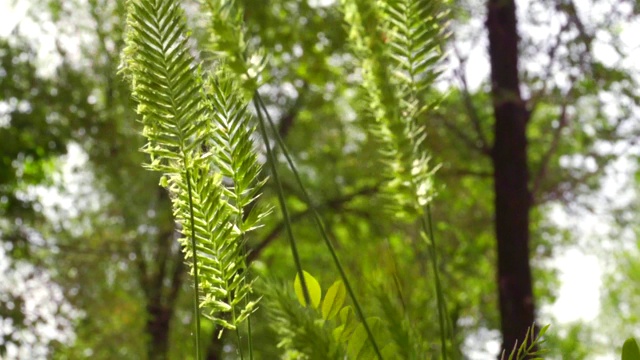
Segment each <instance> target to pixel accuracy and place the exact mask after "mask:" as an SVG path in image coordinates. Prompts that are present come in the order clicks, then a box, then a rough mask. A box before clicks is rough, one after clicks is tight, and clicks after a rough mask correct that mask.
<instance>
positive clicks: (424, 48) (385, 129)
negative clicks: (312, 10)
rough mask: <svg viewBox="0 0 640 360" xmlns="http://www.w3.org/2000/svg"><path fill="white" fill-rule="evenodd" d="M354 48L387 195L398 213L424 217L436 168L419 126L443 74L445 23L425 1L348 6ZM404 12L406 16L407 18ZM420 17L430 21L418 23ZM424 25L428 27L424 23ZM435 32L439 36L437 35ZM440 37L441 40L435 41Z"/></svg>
mask: <svg viewBox="0 0 640 360" xmlns="http://www.w3.org/2000/svg"><path fill="white" fill-rule="evenodd" d="M342 4H343V11H344V14H345V20H346V21H347V23H348V25H349V28H350V31H349V34H350V40H351V43H352V46H353V48H354V50H355V52H356V54H357V55H358V57H359V59H360V67H361V69H362V87H363V92H364V94H365V95H366V96H365V99H366V101H367V105H366V107H365V109H368V114H369V115H370V117H371V118H372V119H373V121H372V122H371V123H370V124H369V126H368V129H369V130H370V132H371V134H372V135H373V136H374V138H375V139H376V140H377V141H378V142H379V143H380V153H381V155H382V158H383V163H384V169H385V172H386V176H387V177H388V178H389V179H390V181H389V182H388V183H387V184H386V187H385V189H386V190H387V191H385V192H383V195H386V196H387V197H388V198H389V201H388V202H387V203H388V204H389V208H390V210H391V212H392V213H394V214H398V215H400V216H403V215H409V216H411V217H413V216H415V215H419V214H421V213H422V212H423V207H424V205H426V204H427V203H428V202H429V201H430V199H431V197H432V195H433V186H432V182H431V178H432V175H433V172H434V168H432V167H430V166H429V156H428V155H427V154H426V153H425V151H424V150H423V144H422V143H423V141H424V139H425V137H426V131H425V129H424V128H423V127H422V126H420V125H419V124H418V115H419V114H420V112H421V110H423V109H424V108H425V106H424V105H421V102H422V98H421V97H423V96H424V94H423V92H424V91H425V90H426V89H428V88H429V87H430V86H431V85H432V84H433V81H434V79H435V78H436V77H437V72H434V71H433V69H432V65H433V63H434V62H435V61H436V60H439V59H440V56H439V55H437V54H436V50H437V45H438V44H439V42H438V40H437V38H436V40H434V39H433V38H432V36H435V35H438V34H440V30H438V28H437V27H436V25H437V24H436V23H437V22H438V21H439V19H438V18H437V17H433V18H434V19H435V20H430V19H431V18H430V17H429V16H428V15H429V14H431V13H432V12H434V11H435V10H433V9H432V8H430V7H429V6H426V5H427V3H426V2H423V1H419V0H397V1H396V0H394V1H390V2H389V3H387V4H386V5H381V4H382V3H381V2H372V1H365V0H342ZM403 11H404V13H403ZM420 16H426V18H424V19H421V20H418V19H419V18H420ZM420 21H422V22H423V23H420ZM434 29H435V30H434ZM434 34H435V35H434Z"/></svg>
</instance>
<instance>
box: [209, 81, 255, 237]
mask: <svg viewBox="0 0 640 360" xmlns="http://www.w3.org/2000/svg"><path fill="white" fill-rule="evenodd" d="M207 95H208V99H209V100H210V102H211V105H212V108H213V121H212V122H211V123H210V126H211V127H212V133H213V134H214V136H213V137H212V138H211V141H212V144H211V147H212V151H213V152H214V154H215V156H214V157H213V158H214V162H215V164H216V166H217V167H218V168H219V169H220V172H221V173H222V175H224V176H225V177H226V178H227V179H229V180H231V183H232V184H229V186H227V189H228V191H227V192H226V198H227V200H228V203H229V205H230V206H231V208H232V209H233V212H234V213H235V215H236V219H235V220H236V223H237V226H238V228H239V229H240V231H241V232H242V233H246V232H248V231H251V230H253V229H255V227H256V226H257V225H258V222H259V220H260V219H261V218H262V217H263V216H264V215H265V212H260V211H254V210H253V208H254V207H253V202H254V201H255V200H256V199H257V197H258V196H259V194H260V190H261V189H262V186H263V185H264V183H265V182H266V179H262V180H261V179H260V173H261V170H262V166H261V165H260V163H259V162H258V155H257V152H256V151H255V148H254V143H253V141H252V139H251V134H252V133H253V132H254V131H255V126H254V125H253V124H252V118H251V114H250V113H249V111H248V109H247V104H246V103H244V102H243V99H242V97H241V96H240V95H239V94H238V92H237V90H236V87H235V86H234V84H233V83H232V82H231V80H228V79H220V80H218V81H214V80H210V81H209V83H208V86H207Z"/></svg>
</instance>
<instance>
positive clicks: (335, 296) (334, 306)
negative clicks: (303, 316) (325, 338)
mask: <svg viewBox="0 0 640 360" xmlns="http://www.w3.org/2000/svg"><path fill="white" fill-rule="evenodd" d="M346 295H347V290H346V288H345V287H344V284H343V283H342V281H340V280H338V281H336V282H334V283H333V285H331V287H330V288H329V290H327V294H326V295H325V296H324V300H323V301H322V318H323V319H325V320H330V319H333V317H335V316H336V315H337V314H338V312H339V311H340V309H341V308H342V304H344V299H345V297H346Z"/></svg>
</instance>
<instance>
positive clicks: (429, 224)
mask: <svg viewBox="0 0 640 360" xmlns="http://www.w3.org/2000/svg"><path fill="white" fill-rule="evenodd" d="M425 217H426V219H425ZM421 220H422V221H421V222H422V229H423V231H424V232H425V233H426V234H427V236H428V237H429V250H430V253H431V266H432V267H433V277H434V282H435V288H436V299H437V302H438V325H439V326H440V343H441V346H442V358H443V359H444V360H447V358H448V355H447V331H446V325H445V316H446V315H445V311H446V307H445V303H444V293H443V291H442V283H441V282H440V271H439V269H438V258H437V252H436V240H435V238H434V236H433V221H432V219H431V204H427V209H426V214H423V216H421Z"/></svg>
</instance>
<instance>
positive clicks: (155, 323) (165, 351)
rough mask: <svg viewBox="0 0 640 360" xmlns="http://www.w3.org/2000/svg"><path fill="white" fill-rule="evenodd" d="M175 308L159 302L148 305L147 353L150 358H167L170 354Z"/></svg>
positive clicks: (158, 359) (152, 359)
mask: <svg viewBox="0 0 640 360" xmlns="http://www.w3.org/2000/svg"><path fill="white" fill-rule="evenodd" d="M172 314H173V309H169V308H167V307H165V306H162V305H159V304H153V303H152V304H149V305H147V316H148V318H147V324H146V330H147V336H149V339H148V345H147V355H148V359H149V360H165V359H167V358H168V355H169V329H171V327H170V325H171V317H172Z"/></svg>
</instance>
